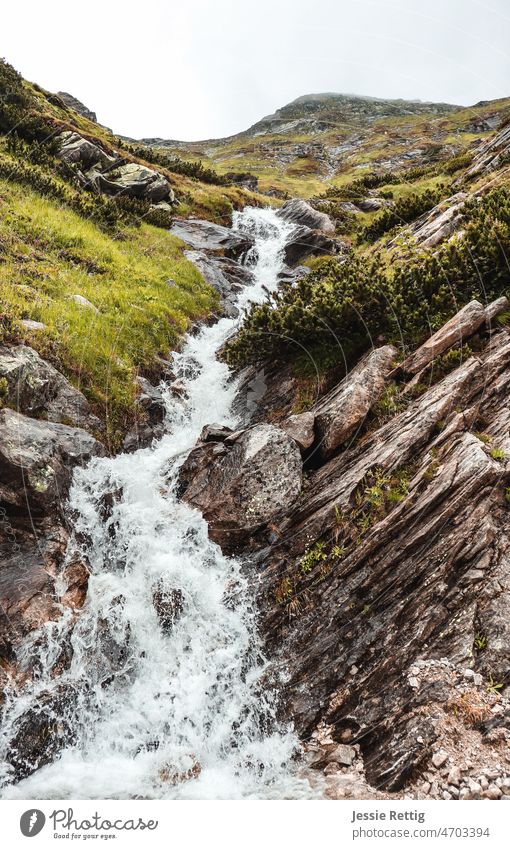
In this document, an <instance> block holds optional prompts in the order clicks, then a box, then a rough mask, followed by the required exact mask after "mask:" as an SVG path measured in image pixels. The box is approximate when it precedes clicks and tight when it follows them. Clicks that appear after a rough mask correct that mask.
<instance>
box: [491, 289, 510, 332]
mask: <svg viewBox="0 0 510 849" xmlns="http://www.w3.org/2000/svg"><path fill="white" fill-rule="evenodd" d="M509 310H510V302H509V301H508V298H505V296H503V297H502V298H498V299H497V300H496V301H493V302H492V303H491V304H488V306H486V307H485V323H486V324H487V326H488V327H491V326H492V325H494V319H495V318H496V317H497V316H498V315H499V314H500V313H502V312H508V311H509ZM496 326H497V324H496Z"/></svg>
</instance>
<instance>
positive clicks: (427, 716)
mask: <svg viewBox="0 0 510 849" xmlns="http://www.w3.org/2000/svg"><path fill="white" fill-rule="evenodd" d="M506 307H507V304H506V301H505V299H500V300H499V301H498V302H495V303H494V304H491V305H489V306H488V307H487V308H484V307H483V306H482V305H481V304H479V303H478V302H472V303H471V304H469V305H467V306H466V307H465V308H464V309H463V310H461V311H460V313H459V314H458V315H457V316H455V317H454V318H453V319H452V320H451V321H450V322H448V324H447V325H446V326H445V327H443V328H442V329H441V330H440V331H438V333H437V334H435V335H434V336H433V337H432V338H431V339H430V340H428V341H427V342H425V343H424V345H423V346H422V347H421V348H419V349H418V350H417V351H416V352H415V353H414V354H412V355H411V356H410V357H409V358H408V359H407V360H405V361H404V362H403V363H402V364H400V366H399V367H398V368H397V369H396V370H395V368H393V366H394V362H393V360H394V356H395V351H394V350H393V349H391V348H390V347H389V346H387V347H383V348H380V349H377V350H375V351H374V352H372V353H371V354H369V355H368V356H367V357H366V358H365V360H363V361H362V362H361V363H360V364H359V365H358V366H357V367H356V369H354V371H353V372H351V374H350V375H348V376H347V377H346V378H345V379H344V380H343V381H342V382H341V383H340V384H339V386H338V387H336V388H335V389H334V390H333V391H332V392H330V393H329V395H328V396H325V397H324V398H323V399H320V400H319V401H318V402H317V403H316V404H315V405H314V406H313V407H312V408H311V409H310V411H308V412H306V413H302V414H299V415H295V414H293V415H290V416H289V417H288V418H286V419H283V420H281V421H279V425H278V426H279V427H281V429H282V430H283V431H284V432H285V434H286V436H287V437H288V438H290V439H291V440H292V441H294V442H295V445H296V449H299V450H300V452H301V453H302V454H303V455H304V458H305V465H306V466H307V468H308V471H307V474H306V479H305V481H304V484H303V489H302V493H301V495H300V496H299V498H294V499H293V500H292V501H291V504H290V506H289V505H288V504H284V503H283V501H281V510H280V512H279V513H276V514H274V515H273V516H272V517H271V521H270V522H266V523H265V524H264V523H260V524H258V527H252V528H251V532H250V534H247V535H245V536H244V537H243V536H240V535H239V534H238V528H237V527H235V526H234V523H233V522H232V523H230V525H229V524H228V523H223V525H221V530H220V533H217V531H216V527H215V522H214V518H215V516H214V510H215V509H217V508H216V507H215V505H214V503H213V506H212V510H211V503H210V502H209V501H208V499H210V498H211V496H212V494H213V493H217V490H218V489H219V482H220V480H222V479H223V473H222V472H221V469H222V464H223V463H225V460H224V457H225V453H226V452H227V451H228V450H229V449H228V448H226V447H225V439H227V440H228V439H230V440H231V441H232V437H231V436H230V435H227V436H226V437H225V435H224V434H223V436H221V439H222V440H223V441H222V442H217V441H212V442H204V444H203V445H200V446H198V448H197V449H195V452H193V453H192V455H191V456H190V458H189V460H188V462H187V464H186V466H185V467H184V476H185V479H186V480H185V483H186V491H185V497H186V498H187V499H188V500H190V501H191V502H192V503H195V504H196V505H197V506H199V507H200V508H201V509H203V510H204V514H205V515H206V517H209V518H212V519H213V521H212V524H211V536H213V538H215V539H216V540H217V541H218V542H219V543H220V545H221V546H222V547H223V548H224V549H225V550H227V551H228V550H232V547H233V546H235V548H236V551H237V553H239V551H240V550H243V549H244V552H245V556H246V557H247V558H248V561H249V562H250V563H251V569H252V573H253V586H254V589H255V591H256V593H257V595H258V603H259V610H260V627H261V631H262V633H263V635H264V638H265V641H266V646H267V649H268V651H269V652H270V654H271V656H272V657H273V659H274V662H275V663H276V664H277V665H279V664H281V666H282V668H283V669H285V672H286V676H287V683H286V686H285V691H284V694H283V699H282V710H283V711H284V713H285V715H286V716H287V717H289V718H291V719H292V720H293V721H294V723H295V725H296V727H297V729H298V731H299V732H300V733H301V734H302V736H303V737H304V738H305V739H307V740H310V744H309V746H308V748H309V749H310V754H311V756H312V757H313V760H314V763H315V764H316V765H317V768H320V769H322V768H324V769H325V771H326V774H327V776H328V781H329V782H330V784H331V782H332V784H331V787H330V790H329V791H328V792H330V793H331V794H332V795H335V794H336V795H337V796H338V795H342V794H343V792H344V791H343V790H341V787H343V786H344V785H346V782H347V777H346V776H347V773H346V772H345V771H346V770H347V772H348V771H349V769H350V767H349V766H348V765H346V764H339V763H338V762H337V760H336V761H335V759H334V758H332V757H330V756H329V754H328V753H330V751H332V750H334V749H335V746H338V745H339V744H342V745H346V744H347V745H348V746H349V747H352V752H351V755H350V757H351V760H352V759H354V758H358V757H359V758H360V761H359V764H360V765H359V775H358V778H359V777H360V775H361V773H362V774H363V780H364V782H365V784H364V785H363V788H364V789H363V788H362V790H360V784H359V782H358V783H355V785H353V786H351V789H350V790H349V793H352V795H356V794H361V795H364V794H365V795H367V797H368V796H370V794H371V793H373V792H374V788H377V790H378V791H385V792H401V791H402V790H403V789H404V788H406V787H407V788H411V792H412V793H413V794H414V795H416V796H417V797H418V798H424V797H426V796H430V795H432V796H433V797H434V798H445V799H446V798H480V797H487V798H494V799H496V798H501V797H503V798H504V797H505V792H504V787H505V786H506V785H505V784H504V782H505V781H507V776H508V775H509V774H510V761H509V760H508V754H506V755H505V748H506V751H508V748H507V747H508V742H509V740H510V721H509V717H510V703H508V701H507V699H506V697H505V688H506V686H507V684H508V676H509V674H510V632H509V630H508V623H507V617H506V614H505V611H507V609H508V605H509V603H510V559H509V555H508V551H509V540H508V531H507V529H508V524H509V520H508V515H509V514H508V510H509V506H508V502H509V500H510V499H509V497H508V492H507V490H508V491H510V470H509V467H508V459H507V458H508V457H510V436H509V434H510V418H509V413H508V404H507V397H508V391H509V388H510V384H509V381H510V336H509V335H508V332H507V331H506V330H505V329H499V330H494V329H493V328H494V327H495V326H496V327H497V325H495V324H494V318H495V316H496V315H497V313H498V312H500V311H502V310H505V309H506ZM473 339H474V341H472V342H471V344H472V345H474V346H475V347H476V349H477V353H476V354H474V355H471V356H469V357H468V359H465V360H464V362H461V364H460V365H459V366H458V367H457V368H455V369H454V370H453V371H451V372H450V373H449V374H447V375H446V376H444V377H442V379H440V380H436V379H435V378H434V372H433V362H434V359H435V357H437V356H438V354H440V353H442V352H444V351H445V350H448V349H450V348H451V347H452V346H461V345H462V344H463V343H464V342H465V341H466V340H473ZM416 373H418V374H420V379H421V381H422V382H421V384H420V386H419V389H418V390H417V393H413V392H411V391H408V387H409V386H411V383H412V381H413V380H414V381H415V378H414V377H413V376H414V375H416ZM276 383H278V380H277V379H276ZM413 385H416V381H415V383H414V384H413ZM388 387H390V389H391V392H392V397H394V398H397V399H398V402H397V404H396V405H395V407H394V408H393V411H392V413H391V414H388V415H386V416H384V417H383V418H382V419H381V418H380V416H375V415H374V414H373V412H372V413H370V412H369V410H370V408H372V409H373V408H374V405H375V404H376V403H377V401H378V399H380V398H381V397H382V395H383V393H384V391H385V389H387V388H388ZM268 394H269V395H271V388H269V389H268ZM416 394H417V395H418V397H416ZM280 403H281V396H280ZM261 407H264V399H262V401H261ZM268 413H269V414H270V407H269V409H268V407H267V406H266V407H265V414H266V415H268ZM258 427H260V426H258ZM256 429H257V428H253V429H251V430H250V429H248V430H247V431H244V432H242V434H241V436H239V434H235V435H234V437H233V439H234V440H235V441H234V445H235V444H236V442H239V441H241V444H242V441H243V440H245V439H247V438H248V436H249V434H250V433H253V432H254V431H256ZM356 429H357V433H356V435H354V436H353V432H354V431H356ZM217 432H218V431H217ZM218 438H219V437H218V436H216V437H215V439H218ZM230 450H231V449H230ZM244 456H245V457H246V454H245V455H244ZM307 458H308V459H307ZM261 468H262V467H261ZM251 473H252V469H251V464H250V465H249V466H246V464H244V465H243V464H242V463H241V464H239V463H236V474H235V487H236V492H239V493H242V492H243V491H244V486H245V484H246V485H247V487H248V488H249V487H250V485H252V483H251V480H252V479H251ZM296 473H297V465H296ZM264 478H265V480H266V481H267V485H268V486H271V481H270V479H269V477H268V475H267V472H264ZM192 493H193V495H192ZM204 494H205V498H204ZM221 497H222V498H225V502H226V508H225V510H226V512H227V513H228V514H229V515H231V513H232V510H231V503H230V496H229V490H228V485H227V488H226V489H225V488H223V490H222V496H221ZM239 498H240V501H239V503H242V498H243V496H242V495H240V496H239ZM219 501H220V496H219V494H216V502H217V503H218V502H219ZM208 511H209V513H208ZM452 735H453V740H454V742H453V743H452V742H451V738H452ZM324 740H326V743H323V742H321V741H324ZM448 740H450V742H448ZM455 741H457V742H455ZM328 747H329V748H328ZM335 757H336V755H335ZM483 769H485V770H487V769H489V770H490V772H491V775H492V778H491V777H490V776H489V778H486V777H484V776H485V773H483ZM344 773H345V774H344ZM349 775H350V773H349ZM335 776H336V778H335ZM351 778H352V776H351ZM482 779H483V780H482ZM349 780H350V779H349ZM335 781H336V782H337V783H336V784H335ZM342 782H343V784H342ZM480 782H481V783H480ZM347 783H348V782H347ZM351 783H352V782H351ZM353 787H354V789H353ZM335 788H336V789H335ZM502 788H503V789H502ZM349 793H348V795H349ZM477 794H478V795H477Z"/></svg>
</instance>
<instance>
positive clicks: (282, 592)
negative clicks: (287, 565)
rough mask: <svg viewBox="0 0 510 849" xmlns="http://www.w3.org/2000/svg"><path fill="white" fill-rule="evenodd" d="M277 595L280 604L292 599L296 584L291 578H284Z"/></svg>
mask: <svg viewBox="0 0 510 849" xmlns="http://www.w3.org/2000/svg"><path fill="white" fill-rule="evenodd" d="M275 595H276V601H277V602H278V604H285V602H288V601H290V600H291V599H292V596H293V595H294V585H293V583H292V581H291V580H290V578H282V580H281V581H280V583H279V585H278V588H277V590H276V593H275Z"/></svg>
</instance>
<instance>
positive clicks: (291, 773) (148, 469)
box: [3, 209, 310, 799]
mask: <svg viewBox="0 0 510 849" xmlns="http://www.w3.org/2000/svg"><path fill="white" fill-rule="evenodd" d="M234 229H236V230H238V231H242V232H245V233H248V234H249V235H251V236H253V237H254V238H255V247H254V248H253V249H252V251H251V255H250V256H249V257H248V262H249V264H250V265H251V267H252V271H253V273H254V280H255V282H254V285H253V286H251V287H247V288H245V289H244V290H243V292H242V295H241V297H240V299H239V304H238V305H239V307H240V308H241V310H242V308H243V307H244V306H246V305H247V303H248V302H250V301H254V300H258V301H260V300H262V299H263V298H264V297H265V289H274V288H275V287H276V285H277V275H278V273H279V272H280V271H281V270H282V268H283V247H284V245H285V240H286V238H287V237H288V235H289V233H290V231H291V230H292V229H293V228H292V225H289V224H287V223H286V222H284V221H283V220H282V219H280V218H278V217H277V216H276V215H275V214H274V212H273V211H272V210H269V209H266V210H257V209H247V210H245V211H244V212H242V213H236V215H235V220H234ZM235 325H236V321H234V320H232V319H221V320H220V321H218V323H217V324H215V325H214V326H213V327H204V328H203V329H201V330H200V332H198V333H197V334H196V335H193V336H190V337H188V339H187V341H186V345H185V347H184V349H183V351H182V352H181V353H180V354H177V355H175V357H174V363H175V369H176V372H177V374H178V377H179V378H180V379H181V381H182V382H183V383H184V384H185V389H186V392H185V399H186V400H185V401H183V402H182V403H176V401H175V399H172V400H171V401H170V397H169V403H168V428H167V429H168V433H167V434H166V435H165V436H164V437H163V438H162V439H161V440H160V442H159V443H158V444H157V445H156V446H155V447H153V448H151V449H144V450H139V451H137V452H136V453H133V454H123V455H120V456H117V457H114V458H112V459H96V460H93V461H92V462H91V463H90V464H89V465H88V466H87V467H86V468H84V469H80V470H78V471H77V472H76V474H75V477H74V482H73V486H72V490H71V494H70V507H71V511H72V516H73V521H74V526H75V535H74V543H73V545H74V550H76V549H78V550H80V549H81V551H82V553H83V554H84V555H85V556H86V558H87V561H88V563H89V564H90V567H91V577H90V580H89V588H88V595H87V600H86V603H85V606H84V608H83V610H82V611H81V613H80V615H79V618H78V621H77V624H76V625H75V627H74V630H73V632H72V636H71V645H72V658H71V661H70V664H69V665H68V668H67V669H66V670H65V671H64V672H63V673H62V674H61V675H60V676H58V678H55V677H52V675H51V673H50V672H48V671H46V672H45V670H50V669H51V668H52V667H53V666H54V664H55V660H56V659H57V658H58V657H59V655H60V654H61V652H62V644H63V640H64V637H65V635H66V633H68V631H69V624H70V618H71V613H69V611H67V613H66V614H64V616H63V617H62V618H61V619H60V620H59V621H58V623H50V624H48V625H47V626H46V628H45V631H44V633H43V634H41V633H38V634H35V635H33V636H32V638H31V639H30V640H27V643H26V646H25V655H26V661H27V664H28V662H29V660H30V663H32V664H33V663H34V656H35V655H37V654H38V655H39V657H38V667H39V669H40V670H41V672H40V674H39V676H38V677H37V680H36V681H35V683H34V682H32V683H31V684H30V685H29V686H27V688H26V692H22V693H19V692H18V693H16V697H14V696H13V697H12V699H10V700H9V699H8V701H7V704H6V707H5V716H4V743H3V746H4V751H5V747H8V745H9V740H10V739H11V737H12V731H13V728H14V727H15V725H16V720H17V719H18V718H19V717H20V716H22V715H23V714H24V713H26V711H27V710H29V709H30V708H31V706H33V705H37V704H38V703H40V700H41V698H42V694H47V693H52V692H54V691H55V690H56V688H58V691H59V693H64V694H65V698H64V702H65V704H66V705H67V707H66V708H62V709H61V710H62V711H63V712H64V713H65V712H67V718H66V719H65V722H66V723H67V726H69V728H71V729H72V735H73V738H72V740H71V742H70V743H69V744H68V745H67V747H66V748H65V749H64V751H63V752H62V753H61V756H60V758H59V759H58V760H56V761H54V762H53V763H50V764H48V765H46V766H43V767H41V768H39V769H38V770H37V771H36V772H35V773H33V774H32V775H30V776H29V777H27V778H25V779H24V780H22V781H21V782H19V783H18V784H10V783H9V777H8V771H7V775H6V777H5V779H4V780H5V782H6V784H5V786H4V790H3V796H4V798H25V799H26V798H133V797H138V798H140V797H142V798H177V799H183V798H187V799H190V798H202V799H203V798H223V799H228V798H241V797H242V798H283V797H289V796H291V797H296V796H304V795H308V796H309V795H310V787H309V785H308V782H306V781H304V780H303V779H300V778H298V777H297V776H296V774H295V769H294V768H293V765H292V757H293V754H294V752H295V750H296V746H297V741H296V738H295V736H294V735H293V733H292V732H291V731H290V730H289V729H287V728H284V727H282V726H281V725H279V724H278V722H277V721H276V719H275V706H276V699H275V695H274V692H272V691H271V686H270V684H269V683H268V681H267V680H266V678H267V677H268V669H267V664H266V662H265V660H264V658H263V656H262V654H261V651H260V646H259V644H258V640H257V634H256V627H255V612H254V610H253V609H252V606H251V603H250V595H249V591H248V588H247V583H246V580H245V578H244V577H243V571H242V564H241V563H240V562H239V561H238V560H236V559H233V558H227V557H225V556H223V555H222V553H221V551H220V549H219V548H218V547H217V546H216V545H215V544H213V543H211V541H210V540H209V538H208V534H207V526H206V523H205V521H204V519H203V518H202V516H201V515H200V514H199V513H198V511H196V510H193V509H191V508H190V507H188V506H187V505H185V504H183V503H180V502H179V501H178V500H177V497H176V494H175V487H176V479H177V472H178V469H179V466H180V464H181V463H182V462H183V460H184V458H185V457H186V455H187V453H188V452H189V451H190V450H191V449H192V448H193V446H194V444H195V442H196V440H197V437H198V436H199V434H200V431H201V429H202V427H203V426H204V425H205V424H208V423H211V422H221V423H223V424H227V425H229V426H231V427H235V426H236V424H238V422H237V421H236V416H235V414H234V413H233V412H232V403H233V400H234V397H235V394H236V384H235V381H234V380H232V379H231V376H230V374H229V370H228V368H227V366H226V365H225V364H224V363H222V362H220V361H218V360H217V359H216V356H215V352H216V351H217V349H218V348H219V346H220V345H221V344H222V343H223V342H224V341H225V339H226V338H227V337H228V336H229V335H230V334H231V333H232V331H233V330H234V328H235ZM72 554H73V548H71V549H70V552H69V556H72ZM155 595H156V596H158V597H159V598H160V600H161V599H163V601H165V602H166V604H167V608H168V607H170V609H171V610H173V611H174V613H177V612H178V615H175V616H174V617H173V619H172V616H171V615H170V616H169V622H168V623H167V624H168V627H167V628H164V627H162V625H161V621H160V619H158V614H157V612H156V609H155V605H154V598H155ZM21 660H23V658H22V659H21Z"/></svg>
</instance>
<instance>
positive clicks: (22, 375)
mask: <svg viewBox="0 0 510 849" xmlns="http://www.w3.org/2000/svg"><path fill="white" fill-rule="evenodd" d="M0 377H3V378H5V380H6V381H7V384H8V395H7V398H6V402H7V404H9V405H10V406H12V407H14V408H16V409H17V410H18V411H19V412H21V413H26V414H27V415H30V416H34V415H36V416H42V415H44V416H45V418H47V419H48V420H49V421H52V422H65V423H66V424H69V423H71V424H73V425H76V426H77V427H83V428H85V429H89V430H100V429H101V428H102V425H101V422H100V420H99V419H98V418H97V417H96V416H94V415H93V414H92V412H91V409H90V404H89V402H88V401H87V399H86V398H85V396H84V395H83V394H82V393H81V392H80V391H79V390H78V389H75V388H74V386H72V385H71V384H70V383H69V381H68V380H66V378H65V377H64V376H63V375H62V374H60V372H59V371H57V369H55V368H54V367H53V366H52V365H50V363H48V362H46V360H43V359H42V358H41V357H40V356H39V354H38V353H37V352H36V351H34V350H33V348H30V347H28V345H13V346H10V347H6V346H1V347H0Z"/></svg>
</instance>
